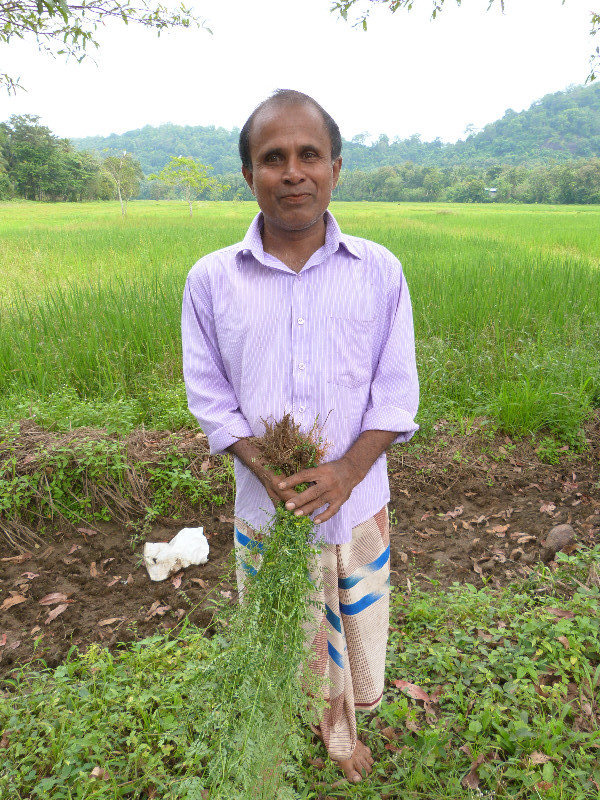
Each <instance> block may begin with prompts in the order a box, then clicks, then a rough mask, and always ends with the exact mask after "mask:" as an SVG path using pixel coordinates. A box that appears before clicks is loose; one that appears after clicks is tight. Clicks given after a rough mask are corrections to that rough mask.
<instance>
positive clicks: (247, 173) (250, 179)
mask: <svg viewBox="0 0 600 800" xmlns="http://www.w3.org/2000/svg"><path fill="white" fill-rule="evenodd" d="M242 175H243V176H244V180H245V181H246V183H247V184H248V186H249V187H250V191H251V192H252V194H254V176H253V174H252V170H251V169H248V168H247V167H242Z"/></svg>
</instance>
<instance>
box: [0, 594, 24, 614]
mask: <svg viewBox="0 0 600 800" xmlns="http://www.w3.org/2000/svg"><path fill="white" fill-rule="evenodd" d="M26 600H27V598H26V597H24V596H23V595H22V594H17V593H11V596H10V597H7V598H6V599H5V600H4V602H3V603H2V605H1V606H0V611H6V610H7V609H8V608H12V607H13V606H18V605H19V603H24V602H25V601H26Z"/></svg>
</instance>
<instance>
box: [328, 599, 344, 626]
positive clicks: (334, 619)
mask: <svg viewBox="0 0 600 800" xmlns="http://www.w3.org/2000/svg"><path fill="white" fill-rule="evenodd" d="M325 616H326V617H327V621H328V622H329V624H330V625H331V627H332V628H335V629H336V631H337V632H338V633H341V632H342V620H341V619H340V618H339V617H338V615H337V614H334V613H333V611H332V610H331V609H330V608H329V606H328V605H327V603H325Z"/></svg>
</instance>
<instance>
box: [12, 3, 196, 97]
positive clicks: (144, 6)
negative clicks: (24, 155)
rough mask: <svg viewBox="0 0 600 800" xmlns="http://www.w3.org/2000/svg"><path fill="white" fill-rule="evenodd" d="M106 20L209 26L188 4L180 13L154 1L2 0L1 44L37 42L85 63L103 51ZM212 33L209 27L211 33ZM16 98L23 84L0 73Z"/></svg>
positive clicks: (154, 25)
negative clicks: (95, 50) (91, 53)
mask: <svg viewBox="0 0 600 800" xmlns="http://www.w3.org/2000/svg"><path fill="white" fill-rule="evenodd" d="M107 20H118V21H120V22H124V23H125V24H126V25H127V24H129V23H135V24H138V25H143V26H145V27H147V28H154V29H155V30H156V31H157V33H158V35H160V33H161V31H163V30H164V29H165V28H188V27H190V26H194V27H204V28H205V27H206V26H205V24H204V22H203V21H202V20H200V19H199V18H198V17H196V16H195V15H194V14H193V13H192V11H191V10H190V9H188V8H186V7H185V6H184V5H183V3H182V5H181V6H180V8H179V9H178V10H177V11H171V10H169V9H168V8H167V7H166V6H164V5H161V4H160V3H159V4H158V5H152V4H151V0H0V44H2V43H4V44H8V43H9V42H10V41H11V39H33V40H35V41H36V43H37V45H38V48H39V49H40V50H44V51H46V52H48V53H50V54H51V55H65V56H67V57H73V58H75V59H76V60H77V61H82V60H83V59H84V58H85V57H86V56H87V55H88V48H89V47H90V46H93V47H98V42H97V41H96V38H95V36H96V31H97V30H98V27H99V26H100V25H103V24H104V23H105V22H106V21H107ZM206 30H208V28H206ZM2 85H4V87H5V88H6V89H7V90H8V93H9V94H11V93H12V94H14V93H15V92H16V90H17V88H22V87H20V84H19V82H18V79H16V78H15V77H14V76H11V75H9V74H7V73H0V86H2Z"/></svg>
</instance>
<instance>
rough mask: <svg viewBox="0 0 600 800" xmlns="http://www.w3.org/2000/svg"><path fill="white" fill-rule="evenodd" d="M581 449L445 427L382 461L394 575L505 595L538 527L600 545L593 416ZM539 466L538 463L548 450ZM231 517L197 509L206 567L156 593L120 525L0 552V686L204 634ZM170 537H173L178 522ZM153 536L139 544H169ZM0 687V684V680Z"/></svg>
mask: <svg viewBox="0 0 600 800" xmlns="http://www.w3.org/2000/svg"><path fill="white" fill-rule="evenodd" d="M586 435H587V439H588V445H589V447H588V450H587V451H586V453H585V454H584V455H580V456H574V455H573V454H572V453H570V452H569V451H568V450H562V451H558V452H557V453H554V455H555V456H556V457H558V459H559V463H558V464H548V463H544V462H543V461H542V460H541V458H540V455H544V454H543V453H541V452H539V451H538V452H536V450H535V449H534V447H533V445H532V444H531V443H530V442H527V441H513V440H511V439H510V438H509V437H505V436H496V437H495V438H493V439H489V438H488V437H486V436H485V434H484V429H480V428H479V427H478V426H477V424H475V425H474V426H473V428H472V429H471V430H470V431H469V432H468V433H466V434H458V433H457V432H456V431H455V430H452V427H451V426H450V425H448V424H447V423H444V422H441V423H440V424H439V425H438V426H437V431H436V437H435V438H434V440H431V441H429V442H425V443H423V444H422V445H420V446H418V447H415V448H414V449H412V450H410V451H409V450H407V449H406V448H405V449H403V448H402V447H398V448H394V450H393V451H392V453H391V454H390V457H389V473H390V485H391V501H390V514H391V520H392V528H391V553H392V570H393V572H392V579H393V582H394V583H395V584H396V585H400V586H403V587H406V588H409V587H410V585H413V584H414V582H415V581H417V582H418V583H419V585H420V586H421V587H423V588H424V587H427V586H433V585H436V584H439V585H441V586H449V585H450V584H452V583H453V582H454V581H459V582H463V583H464V582H469V583H472V584H474V585H475V586H481V585H482V583H483V582H484V581H487V582H490V583H491V584H492V585H493V586H497V587H499V586H502V585H506V584H508V583H510V582H513V581H515V580H518V579H519V577H523V576H526V575H527V574H528V573H529V571H530V570H531V569H532V567H533V565H534V564H535V563H536V561H538V560H539V559H540V558H544V559H545V560H549V563H550V566H551V567H552V566H553V563H554V562H553V561H552V560H551V559H549V554H548V552H547V551H545V549H544V545H543V543H544V541H545V538H546V536H547V535H548V533H549V531H550V530H551V529H552V528H553V527H554V526H556V525H558V524H562V523H568V524H570V525H571V526H572V527H573V529H574V535H575V538H574V541H573V542H572V543H571V544H570V545H568V546H567V551H573V550H574V549H576V548H579V547H586V546H591V545H593V544H595V543H598V542H600V468H599V467H600V464H599V462H600V415H598V416H597V417H596V418H595V419H594V420H593V421H592V422H591V423H590V424H589V426H588V428H587V431H586ZM545 457H546V458H548V454H547V453H546V456H545ZM232 518H233V508H232V507H231V506H225V507H221V508H215V509H211V510H199V511H198V517H197V522H196V524H197V525H202V526H204V530H205V533H207V534H208V537H209V543H210V555H209V561H208V563H207V564H205V565H203V566H196V567H189V568H188V569H185V570H183V571H182V572H181V573H179V574H178V575H176V576H174V577H171V578H169V579H168V580H166V581H163V582H159V583H154V582H152V581H150V579H149V578H148V575H147V572H146V569H145V567H144V566H143V564H142V561H141V551H142V547H143V541H141V540H139V539H136V538H135V536H134V535H133V534H132V531H131V529H130V528H128V527H127V526H125V525H110V524H102V525H97V526H94V527H93V528H92V527H90V528H80V529H79V530H70V531H63V532H57V533H56V535H55V537H54V538H53V539H52V541H48V546H47V547H46V548H43V547H42V548H39V549H38V550H34V551H33V552H29V553H21V554H17V553H11V552H7V551H6V550H5V552H3V553H1V556H0V676H2V677H3V678H4V679H7V678H10V675H11V673H12V672H13V671H14V670H15V669H17V668H19V667H22V666H24V665H30V666H31V667H32V668H40V667H42V666H43V665H44V664H45V665H47V666H49V667H54V666H57V665H58V664H60V663H61V662H62V661H63V660H64V659H65V658H66V656H67V653H68V652H69V650H70V649H71V648H72V647H73V646H75V647H77V648H79V649H81V650H84V649H85V648H87V647H88V646H89V645H90V644H92V643H94V642H97V643H100V644H102V645H105V646H108V647H110V648H113V649H115V648H117V647H118V646H119V644H120V643H126V642H128V641H131V640H134V639H142V638H145V637H147V636H150V635H152V634H153V633H154V632H156V631H160V630H165V629H168V628H173V627H175V626H177V625H181V624H182V622H183V621H184V619H185V618H186V617H189V619H190V620H191V622H192V623H194V624H196V625H200V626H209V625H210V620H211V617H212V608H213V605H212V599H213V598H214V597H215V596H217V597H218V596H219V595H220V594H223V596H224V597H226V598H230V599H231V602H235V597H236V595H235V585H234V583H232V582H231V580H230V578H231V572H229V571H228V564H230V553H231V549H232V545H233V536H232V529H233V519H232ZM179 527H183V526H182V525H180V526H179ZM176 530H177V528H174V527H155V528H153V529H152V531H151V533H150V534H149V535H148V536H147V537H146V540H148V541H167V540H169V539H170V538H172V536H173V535H174V533H175V532H176ZM0 685H1V681H0Z"/></svg>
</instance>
